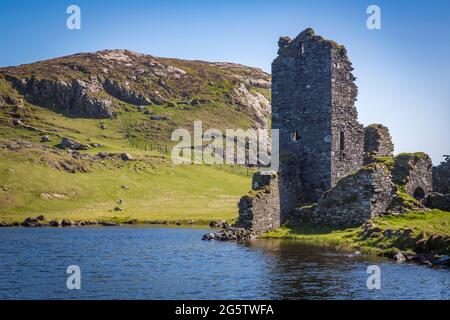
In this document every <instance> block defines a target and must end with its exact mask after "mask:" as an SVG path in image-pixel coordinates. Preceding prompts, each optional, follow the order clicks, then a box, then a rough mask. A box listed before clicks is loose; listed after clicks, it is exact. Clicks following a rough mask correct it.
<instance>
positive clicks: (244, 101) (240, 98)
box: [231, 83, 271, 128]
mask: <svg viewBox="0 0 450 320" xmlns="http://www.w3.org/2000/svg"><path fill="white" fill-rule="evenodd" d="M231 97H232V101H233V102H234V103H235V104H237V105H238V106H240V107H241V108H248V109H250V111H251V112H252V115H253V117H254V119H255V121H256V123H257V126H258V127H259V128H266V127H267V123H266V119H267V118H268V117H269V116H270V113H271V107H270V101H269V100H268V99H267V98H266V97H265V96H264V95H262V94H261V93H259V92H253V93H250V92H249V91H248V89H247V87H246V86H245V84H243V83H241V84H240V85H238V86H236V87H235V88H233V90H232V91H231Z"/></svg>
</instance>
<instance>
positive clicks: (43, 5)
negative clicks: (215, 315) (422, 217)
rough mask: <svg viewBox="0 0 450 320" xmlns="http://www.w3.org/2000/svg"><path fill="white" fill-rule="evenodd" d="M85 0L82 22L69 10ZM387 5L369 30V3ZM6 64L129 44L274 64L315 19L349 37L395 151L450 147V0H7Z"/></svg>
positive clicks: (366, 103)
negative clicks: (281, 45) (70, 19)
mask: <svg viewBox="0 0 450 320" xmlns="http://www.w3.org/2000/svg"><path fill="white" fill-rule="evenodd" d="M71 4H76V5H79V6H80V8H81V15H82V16H81V18H82V24H81V30H68V29H67V28H66V19H67V16H68V15H67V14H66V8H67V6H69V5H71ZM370 4H376V5H378V6H379V7H380V8H381V23H382V29H381V30H368V29H367V27H366V19H367V14H366V8H367V6H368V5H370ZM0 8H1V10H0V30H1V31H0V39H1V42H2V46H1V50H0V66H8V65H17V64H22V63H29V62H34V61H37V60H44V59H48V58H53V57H57V56H62V55H68V54H72V53H76V52H82V51H83V52H86V51H96V50H101V49H106V48H110V49H113V48H126V49H130V50H134V51H138V52H143V53H148V54H153V55H157V56H164V57H176V58H184V59H199V60H208V61H231V62H238V63H242V64H246V65H250V66H256V67H260V68H262V69H264V70H266V71H269V72H270V63H271V61H272V60H273V59H274V58H275V56H276V51H277V40H278V37H279V36H282V35H288V36H291V37H294V36H296V35H297V34H298V33H299V32H300V31H302V30H303V29H304V28H306V27H312V28H313V29H314V30H315V31H316V33H318V34H320V35H322V36H324V37H326V38H329V39H333V40H335V41H337V42H338V43H340V44H344V45H345V46H346V47H347V50H348V52H349V56H350V59H351V60H352V62H353V65H354V67H355V71H354V73H355V75H356V76H357V84H358V87H359V97H358V102H357V106H358V111H359V119H360V121H361V122H362V123H364V124H365V125H368V124H370V123H375V122H376V123H382V124H384V125H387V126H388V127H389V128H390V130H391V135H392V136H393V139H394V144H395V147H396V148H395V149H396V150H395V151H396V152H397V153H398V152H406V151H425V152H428V153H429V154H430V155H431V156H432V158H433V161H434V163H435V164H436V163H438V162H439V161H441V155H443V154H450V139H449V137H450V125H449V123H450V16H449V12H450V0H434V1H403V0H396V1H378V0H374V1H364V0H360V1H358V0H353V1H350V0H341V1H317V0H316V1H300V0H297V1H283V0H278V1H265V0H258V1H256V0H248V1H245V0H240V1H237V0H226V1H220V0H211V1H205V0H183V1H181V0H164V1H162V0H158V1H156V0H153V1H152V0H146V1H144V0H142V1H140V0H128V1H112V0H109V1H93V0H89V1H54V0H44V1H21V0H15V1H2V2H1V4H0Z"/></svg>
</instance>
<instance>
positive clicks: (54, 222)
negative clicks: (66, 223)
mask: <svg viewBox="0 0 450 320" xmlns="http://www.w3.org/2000/svg"><path fill="white" fill-rule="evenodd" d="M48 225H49V226H50V227H59V226H60V225H61V221H59V220H52V221H50V222H49V223H48Z"/></svg>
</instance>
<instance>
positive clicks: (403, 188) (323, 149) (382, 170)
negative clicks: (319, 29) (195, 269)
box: [237, 29, 449, 234]
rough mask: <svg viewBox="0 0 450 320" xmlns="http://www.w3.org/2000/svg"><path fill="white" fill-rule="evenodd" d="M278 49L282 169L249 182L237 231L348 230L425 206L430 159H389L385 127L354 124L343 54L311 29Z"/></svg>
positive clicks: (275, 115) (275, 101) (275, 85)
mask: <svg viewBox="0 0 450 320" xmlns="http://www.w3.org/2000/svg"><path fill="white" fill-rule="evenodd" d="M278 45H279V50H278V57H277V58H276V59H275V60H274V61H273V63H272V127H273V129H278V130H279V133H280V143H279V147H280V168H279V172H278V175H276V174H273V175H269V176H263V175H261V174H256V175H255V176H254V178H253V191H251V192H250V193H249V195H247V196H244V197H242V198H241V200H240V202H239V219H238V222H237V226H238V227H243V228H246V229H249V230H251V231H252V232H254V233H256V234H258V233H262V232H265V231H269V230H272V229H274V228H277V227H278V226H280V224H283V223H286V222H290V223H293V224H294V225H299V224H300V225H301V224H304V223H312V224H320V225H341V226H351V225H358V224H362V223H364V222H365V221H367V220H370V219H372V218H373V217H375V216H377V215H380V214H383V213H385V212H393V210H395V208H396V206H395V203H399V205H401V206H400V207H402V206H403V205H406V204H408V206H415V207H414V208H419V207H421V208H423V206H422V203H425V202H426V201H425V199H426V197H427V196H428V195H429V194H430V192H431V191H432V187H433V186H432V173H431V172H432V163H431V159H430V158H429V156H428V155H427V154H425V153H421V152H417V153H408V154H400V155H398V156H396V157H395V158H393V151H394V145H393V143H392V140H391V136H390V134H389V130H388V128H386V127H385V126H383V125H380V124H372V125H370V126H368V127H366V128H363V126H362V125H361V124H360V123H359V122H358V121H357V116H358V115H357V110H356V108H355V100H356V95H357V87H356V85H355V83H354V80H355V77H354V76H353V74H352V70H353V68H352V65H351V63H350V61H349V59H348V57H347V52H346V50H345V48H344V47H343V46H341V45H338V44H336V43H335V42H333V41H330V40H325V39H324V38H322V37H320V36H317V35H315V34H314V31H313V30H312V29H306V30H305V31H303V32H301V33H300V34H299V35H298V36H297V37H296V38H295V39H292V40H291V39H290V38H288V37H282V38H280V40H279V41H278ZM448 162H449V159H447V163H446V165H447V167H444V165H442V166H441V167H440V168H439V169H436V170H435V172H436V173H437V175H436V174H435V176H436V177H435V182H436V183H438V184H439V185H440V186H441V185H443V186H445V183H447V186H448V175H447V174H446V172H447V173H448ZM442 168H444V169H442ZM445 168H447V169H445ZM446 170H447V171H446ZM446 177H447V178H446ZM446 179H447V180H446ZM441 181H443V182H441ZM445 181H447V182H445ZM446 190H448V189H446ZM410 197H414V198H416V200H419V201H416V200H414V199H410ZM435 198H436V197H435ZM435 198H433V199H434V202H435V203H436V199H435ZM433 199H432V200H433ZM400 200H401V201H400ZM440 202H442V201H440ZM397 207H398V206H397ZM402 208H403V207H402ZM414 208H412V207H411V209H414ZM408 210H409V209H408ZM395 212H400V211H395Z"/></svg>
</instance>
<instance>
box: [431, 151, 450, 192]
mask: <svg viewBox="0 0 450 320" xmlns="http://www.w3.org/2000/svg"><path fill="white" fill-rule="evenodd" d="M433 191H436V192H439V193H443V194H447V193H450V156H445V161H442V162H441V163H440V164H439V165H438V166H435V167H433Z"/></svg>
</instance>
